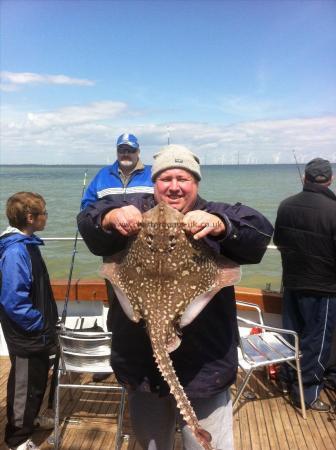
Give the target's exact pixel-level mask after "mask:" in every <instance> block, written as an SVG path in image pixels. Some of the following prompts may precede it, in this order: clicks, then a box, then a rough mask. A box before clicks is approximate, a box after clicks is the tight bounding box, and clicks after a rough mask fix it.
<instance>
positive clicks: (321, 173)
mask: <svg viewBox="0 0 336 450" xmlns="http://www.w3.org/2000/svg"><path fill="white" fill-rule="evenodd" d="M331 177H332V168H331V164H330V162H329V161H328V160H327V159H322V158H314V159H312V160H311V161H309V163H308V164H307V165H306V167H305V179H306V180H307V181H310V182H311V183H327V182H328V181H330V180H331Z"/></svg>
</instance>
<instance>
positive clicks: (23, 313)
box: [0, 248, 44, 332]
mask: <svg viewBox="0 0 336 450" xmlns="http://www.w3.org/2000/svg"><path fill="white" fill-rule="evenodd" d="M30 266H31V263H30V258H29V255H28V253H27V252H26V251H24V252H21V251H18V250H17V248H16V249H15V248H13V250H12V249H8V250H7V252H6V253H5V255H4V256H3V261H2V288H1V297H0V298H1V306H2V308H3V311H4V312H5V314H6V315H7V316H8V317H9V318H10V319H11V320H12V321H13V322H14V323H16V324H17V325H18V326H19V327H20V328H22V329H23V330H25V331H28V332H32V331H37V330H42V329H43V325H44V323H43V317H42V314H41V313H40V311H38V310H37V309H36V308H34V306H33V304H32V302H31V299H30V289H31V284H32V276H31V269H30Z"/></svg>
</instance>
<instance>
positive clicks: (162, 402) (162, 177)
mask: <svg viewBox="0 0 336 450" xmlns="http://www.w3.org/2000/svg"><path fill="white" fill-rule="evenodd" d="M152 179H153V181H154V183H155V184H154V197H152V198H145V199H141V198H139V199H137V201H135V202H134V203H133V204H132V205H129V204H127V203H126V202H124V203H123V202H119V203H118V202H113V201H111V200H105V199H103V200H101V201H98V202H96V203H95V204H93V205H91V206H88V207H87V208H86V209H85V210H84V211H82V212H81V214H80V215H79V217H78V226H79V230H80V232H81V234H82V236H83V238H84V240H85V242H86V244H87V246H88V247H89V249H90V250H91V251H92V252H93V253H94V254H98V255H103V256H104V255H106V256H107V255H111V254H114V253H116V252H118V251H120V250H123V249H124V248H125V247H126V245H127V243H128V242H129V239H130V237H131V236H132V235H134V234H136V233H137V232H138V231H139V228H140V226H141V221H142V214H141V213H142V212H144V211H147V210H149V209H151V208H153V207H154V206H155V204H157V203H159V202H160V201H163V202H165V203H167V204H168V205H170V206H171V207H173V208H175V209H177V210H178V211H180V212H182V213H183V214H184V215H185V216H184V224H185V228H186V231H187V232H189V233H191V234H192V235H193V236H194V238H195V239H204V241H205V242H207V244H208V245H209V246H210V247H212V248H213V250H214V251H215V252H216V253H218V254H222V255H225V256H227V257H229V258H231V259H232V260H234V261H235V262H237V263H238V264H255V263H258V262H259V261H260V260H261V258H262V256H263V254H264V252H265V250H266V247H267V244H268V243H269V241H270V238H271V235H272V231H273V228H272V225H271V224H270V223H269V222H268V220H267V219H266V218H265V217H263V216H262V215H261V214H260V213H258V212H257V211H255V210H253V209H251V208H248V207H247V206H243V205H241V204H236V205H229V204H227V203H215V202H207V201H205V200H203V199H202V198H200V197H199V196H198V185H199V181H200V179H201V172H200V166H199V159H198V158H197V156H196V155H194V154H193V153H192V152H190V151H189V150H188V149H187V148H186V147H183V146H180V145H169V146H167V147H165V148H164V149H162V150H161V151H160V152H159V153H158V154H157V155H155V159H154V163H153V167H152ZM116 306H117V307H116V309H115V311H114V313H113V322H112V332H113V339H112V358H111V361H112V367H113V369H114V371H115V374H116V376H117V379H118V380H119V382H120V383H121V384H123V385H124V386H126V387H127V388H128V394H129V405H130V412H131V419H132V424H133V428H134V430H135V434H136V436H137V439H138V441H139V442H140V443H141V445H142V447H143V448H144V449H146V448H153V449H154V448H155V449H158V450H168V449H169V450H171V449H172V448H173V442H174V434H175V422H176V417H177V413H176V404H175V401H174V399H173V397H172V396H171V395H169V389H168V386H167V384H166V382H165V381H164V380H163V378H162V377H161V375H160V373H159V371H158V369H157V367H156V365H155V362H154V359H153V354H152V349H151V345H150V341H149V338H148V335H147V334H146V330H145V328H144V324H143V322H142V321H140V323H134V322H132V321H130V320H129V319H128V318H127V316H126V315H125V313H124V312H123V310H122V309H121V307H120V305H119V304H118V305H116ZM237 344H238V328H237V321H236V305H235V297H234V287H233V286H229V287H225V288H223V289H221V290H220V291H219V292H218V293H217V294H216V295H215V296H214V297H213V299H212V300H211V301H210V302H209V303H208V304H207V306H206V307H205V308H204V309H203V311H202V312H201V313H200V314H199V315H198V316H197V317H196V318H195V319H194V321H193V322H192V323H191V324H189V325H187V326H186V327H184V328H183V336H182V343H181V345H180V347H179V348H178V349H177V350H175V351H174V352H172V353H171V358H172V360H173V363H174V367H175V371H176V373H177V376H178V378H179V380H180V382H181V384H182V385H183V387H184V390H185V392H186V393H187V395H188V397H189V399H190V400H191V403H192V406H193V407H194V409H195V412H196V415H197V417H198V419H199V421H200V424H201V426H202V427H203V428H204V429H206V430H207V431H209V432H210V433H211V435H212V439H213V440H212V442H211V443H212V445H213V447H214V448H216V449H222V450H224V449H225V450H230V449H232V448H233V436H232V405H231V400H230V394H229V387H230V386H231V385H232V383H234V381H235V378H236V372H237ZM181 430H182V437H183V443H184V448H185V449H188V450H191V449H193V450H194V449H198V448H200V447H199V444H197V442H196V441H195V440H194V438H193V436H192V435H191V433H190V430H188V428H187V427H186V426H185V424H183V423H182V424H181Z"/></svg>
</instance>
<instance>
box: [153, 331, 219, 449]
mask: <svg viewBox="0 0 336 450" xmlns="http://www.w3.org/2000/svg"><path fill="white" fill-rule="evenodd" d="M152 347H153V353H154V358H155V361H156V364H157V366H158V368H159V370H160V373H161V375H162V377H163V378H164V380H165V381H166V382H167V383H168V386H169V388H170V392H171V394H172V395H173V396H174V398H175V400H176V404H177V406H178V408H179V410H180V412H181V415H182V417H183V419H184V420H185V422H186V423H187V425H188V426H189V428H190V429H191V430H192V432H193V434H194V436H195V438H196V440H197V442H199V444H200V445H202V447H203V448H204V449H205V450H214V448H213V447H212V445H211V434H210V433H209V432H208V431H206V430H204V429H203V428H201V426H200V424H199V423H198V419H197V417H196V414H195V411H194V410H193V407H192V406H191V404H190V402H189V400H188V398H187V396H186V394H185V392H184V389H183V387H182V386H181V384H180V382H179V380H178V378H177V376H176V373H175V370H174V367H173V363H172V360H171V358H170V356H169V353H168V351H167V350H166V345H165V344H164V343H163V342H162V337H161V336H160V337H159V338H158V339H155V338H154V339H152Z"/></svg>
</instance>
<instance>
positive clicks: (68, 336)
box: [54, 330, 126, 450]
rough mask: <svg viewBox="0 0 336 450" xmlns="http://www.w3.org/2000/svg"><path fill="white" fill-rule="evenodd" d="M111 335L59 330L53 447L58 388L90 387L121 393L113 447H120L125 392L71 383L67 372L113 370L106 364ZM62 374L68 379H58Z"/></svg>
mask: <svg viewBox="0 0 336 450" xmlns="http://www.w3.org/2000/svg"><path fill="white" fill-rule="evenodd" d="M111 338H112V333H107V332H76V331H68V330H64V331H63V330H62V331H60V332H59V344H60V367H59V369H58V382H57V386H56V393H55V428H54V447H55V448H57V449H58V448H59V445H60V426H59V406H60V389H64V388H70V389H86V390H87V389H94V390H112V391H118V392H120V393H121V398H120V404H119V411H118V423H117V433H116V441H115V450H118V449H119V448H120V445H121V443H122V438H123V433H122V425H123V417H124V410H125V395H126V391H125V389H124V388H123V387H122V386H119V385H115V384H114V385H112V384H111V385H96V384H84V383H83V384H72V383H71V376H70V375H71V373H72V372H76V373H95V372H99V373H113V370H112V367H111V365H110V358H111ZM62 375H68V377H65V379H68V382H66V381H63V378H62V381H61V376H62Z"/></svg>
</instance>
